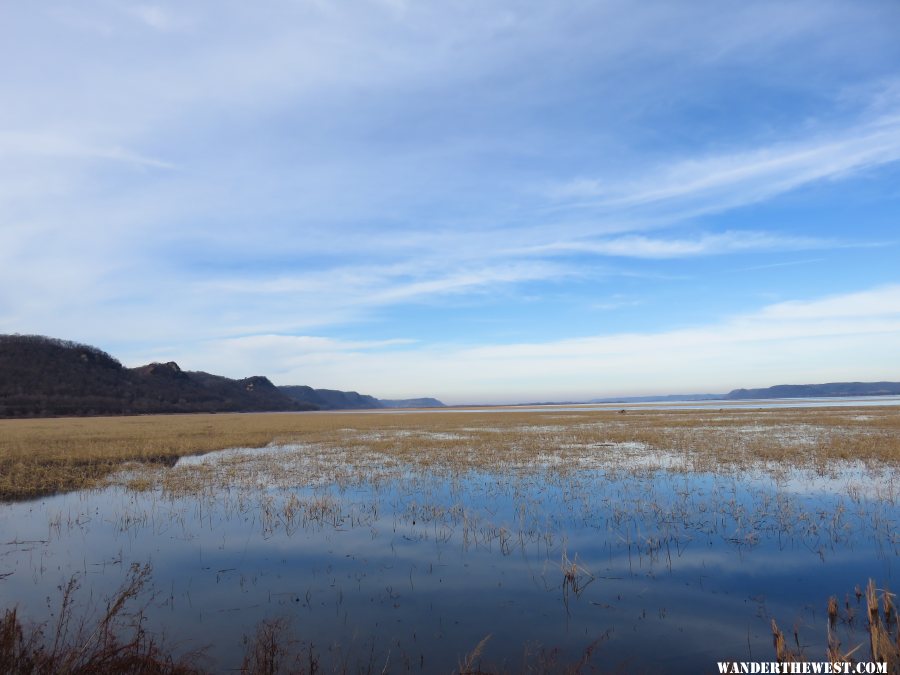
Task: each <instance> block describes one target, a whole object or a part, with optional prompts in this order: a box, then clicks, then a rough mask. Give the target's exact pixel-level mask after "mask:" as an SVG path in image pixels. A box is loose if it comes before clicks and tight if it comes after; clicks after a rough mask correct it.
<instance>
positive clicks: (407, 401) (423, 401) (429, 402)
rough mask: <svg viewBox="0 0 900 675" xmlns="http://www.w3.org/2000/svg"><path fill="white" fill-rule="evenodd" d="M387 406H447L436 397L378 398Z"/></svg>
mask: <svg viewBox="0 0 900 675" xmlns="http://www.w3.org/2000/svg"><path fill="white" fill-rule="evenodd" d="M378 400H379V401H380V402H381V404H382V406H383V407H385V408H446V407H447V406H445V405H444V404H443V403H442V402H441V401H438V400H437V399H436V398H401V399H394V400H390V399H384V398H380V399H378Z"/></svg>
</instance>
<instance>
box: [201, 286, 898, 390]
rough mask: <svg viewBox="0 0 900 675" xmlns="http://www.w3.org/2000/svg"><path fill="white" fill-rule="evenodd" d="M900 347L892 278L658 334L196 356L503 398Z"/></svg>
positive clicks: (275, 371) (709, 378)
mask: <svg viewBox="0 0 900 675" xmlns="http://www.w3.org/2000/svg"><path fill="white" fill-rule="evenodd" d="M897 344H900V285H890V286H883V287H878V288H872V289H869V290H866V291H860V292H858V293H847V294H841V295H835V296H830V297H826V298H820V299H815V300H806V301H792V302H787V303H778V304H774V305H769V306H767V307H763V308H761V309H759V310H758V311H755V312H751V313H747V314H741V315H737V316H734V317H731V318H727V319H724V320H722V321H721V322H718V323H710V324H706V325H698V326H694V327H691V328H683V329H673V330H668V331H661V332H646V333H614V334H609V335H601V336H596V337H589V338H581V339H569V340H557V341H551V342H542V343H531V344H524V343H510V344H494V345H485V346H479V347H463V346H460V345H455V344H452V343H449V342H448V343H445V344H439V345H434V344H432V345H418V344H414V343H409V342H406V341H403V340H399V341H396V340H387V341H375V342H345V341H341V340H334V339H329V338H321V337H319V338H312V337H296V338H295V337H286V336H252V337H246V338H240V339H234V340H224V341H210V342H208V343H205V344H204V345H203V346H202V348H198V349H197V350H196V352H195V354H196V356H195V357H194V358H195V360H196V361H195V362H199V363H201V364H203V367H205V368H208V369H212V370H214V371H215V370H216V367H217V366H219V365H220V364H221V365H225V364H228V365H229V366H230V367H231V368H232V369H231V370H230V371H229V373H230V374H232V375H235V376H237V375H239V374H240V373H245V374H246V373H248V372H254V373H267V374H270V375H272V376H273V380H274V381H275V382H276V383H277V384H312V385H314V386H327V387H330V388H345V389H354V390H357V391H362V392H365V393H369V394H372V395H375V396H378V397H382V398H405V397H411V396H426V395H428V396H437V397H439V398H442V399H445V401H446V402H451V403H475V402H489V403H497V402H527V401H536V400H548V399H554V398H555V399H556V400H572V399H576V400H577V399H580V400H585V399H589V398H593V397H599V396H605V395H627V394H635V395H640V394H653V393H658V394H665V393H700V392H714V393H718V392H723V391H728V390H730V389H732V388H737V387H753V386H770V385H774V384H784V383H816V382H825V381H835V380H842V379H844V380H846V379H853V380H861V379H862V380H864V379H872V380H885V379H898V378H900V361H898V359H897V353H896V351H897V350H896V345H897ZM234 364H241V370H240V373H236V372H235V371H234V368H235V366H234ZM187 367H196V366H194V365H189V366H187ZM220 371H221V368H220Z"/></svg>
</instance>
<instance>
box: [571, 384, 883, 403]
mask: <svg viewBox="0 0 900 675" xmlns="http://www.w3.org/2000/svg"><path fill="white" fill-rule="evenodd" d="M836 396H837V397H844V396H900V382H828V383H826V384H777V385H775V386H774V387H764V388H761V389H734V390H732V391H730V392H728V393H727V394H671V395H668V396H628V397H619V398H595V399H593V400H591V401H588V403H651V402H656V403H665V402H672V403H675V402H680V401H683V402H689V401H742V400H747V399H756V398H823V397H824V398H828V397H836Z"/></svg>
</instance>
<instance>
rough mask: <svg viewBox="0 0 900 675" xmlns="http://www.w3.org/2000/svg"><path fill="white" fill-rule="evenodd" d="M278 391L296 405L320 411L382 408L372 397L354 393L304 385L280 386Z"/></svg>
mask: <svg viewBox="0 0 900 675" xmlns="http://www.w3.org/2000/svg"><path fill="white" fill-rule="evenodd" d="M278 389H279V390H280V391H281V393H283V394H285V395H286V396H289V397H290V398H291V399H292V400H294V401H297V402H298V403H306V404H311V405H314V406H316V407H318V408H320V409H322V410H361V409H365V408H381V407H383V406H382V405H381V404H380V403H379V401H378V399H377V398H375V397H374V396H366V395H365V394H359V393H357V392H355V391H338V390H337V389H313V388H312V387H307V386H305V385H291V386H282V387H279V388H278Z"/></svg>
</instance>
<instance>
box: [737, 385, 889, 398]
mask: <svg viewBox="0 0 900 675" xmlns="http://www.w3.org/2000/svg"><path fill="white" fill-rule="evenodd" d="M898 395H900V382H828V383H826V384H778V385H775V386H774V387H766V388H764V389H734V390H732V391H730V392H728V393H727V394H726V395H725V399H726V400H744V399H748V398H819V397H828V396H898Z"/></svg>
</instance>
